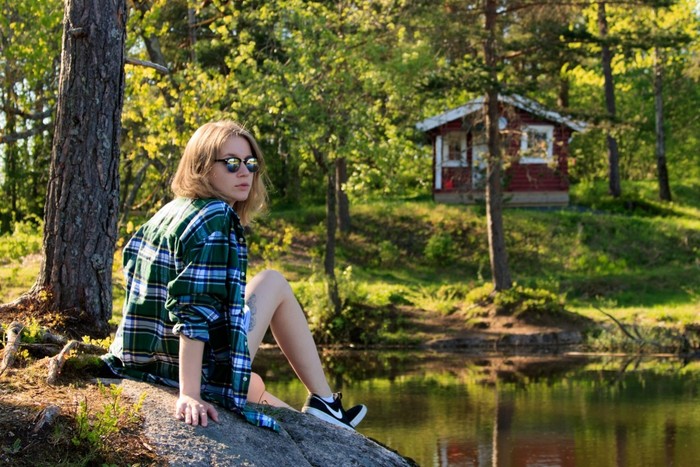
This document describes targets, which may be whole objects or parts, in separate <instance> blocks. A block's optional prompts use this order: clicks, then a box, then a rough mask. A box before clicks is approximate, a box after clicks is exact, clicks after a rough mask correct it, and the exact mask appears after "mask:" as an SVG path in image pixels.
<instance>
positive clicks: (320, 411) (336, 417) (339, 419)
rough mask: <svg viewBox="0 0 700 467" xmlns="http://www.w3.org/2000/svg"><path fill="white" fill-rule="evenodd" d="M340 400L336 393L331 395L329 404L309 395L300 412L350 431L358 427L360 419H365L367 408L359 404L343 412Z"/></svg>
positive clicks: (314, 395)
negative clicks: (331, 399)
mask: <svg viewBox="0 0 700 467" xmlns="http://www.w3.org/2000/svg"><path fill="white" fill-rule="evenodd" d="M342 398H343V395H342V394H341V393H339V392H336V393H335V394H333V402H332V403H330V404H329V403H328V402H326V401H324V400H323V399H321V398H320V397H319V396H317V395H316V394H309V397H307V398H306V402H305V403H304V407H302V409H301V411H302V412H303V413H308V414H311V415H313V416H315V417H318V418H320V419H321V420H324V421H326V422H328V423H332V424H334V425H337V426H340V427H343V428H348V429H351V430H352V429H354V428H355V427H356V426H357V425H359V424H360V422H361V421H362V419H363V418H365V415H367V407H365V406H364V405H362V404H360V405H356V406H354V407H351V408H350V409H348V410H345V409H343V404H342V403H341V402H340V400H341V399H342Z"/></svg>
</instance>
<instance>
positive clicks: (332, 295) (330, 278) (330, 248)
mask: <svg viewBox="0 0 700 467" xmlns="http://www.w3.org/2000/svg"><path fill="white" fill-rule="evenodd" d="M327 177H328V179H327V185H326V254H325V257H324V260H323V269H324V272H325V274H326V280H327V284H328V298H329V299H330V301H331V304H332V306H333V316H338V315H340V309H341V304H340V293H339V292H338V281H337V280H336V277H335V231H336V225H337V224H336V222H337V219H336V215H335V209H336V204H337V203H336V197H335V171H334V170H328V172H327Z"/></svg>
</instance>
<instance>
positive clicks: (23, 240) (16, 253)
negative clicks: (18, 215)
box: [0, 218, 43, 264]
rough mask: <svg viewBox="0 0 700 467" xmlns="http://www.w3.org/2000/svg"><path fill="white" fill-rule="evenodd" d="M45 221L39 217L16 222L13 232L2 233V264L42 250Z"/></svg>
mask: <svg viewBox="0 0 700 467" xmlns="http://www.w3.org/2000/svg"><path fill="white" fill-rule="evenodd" d="M42 230H43V222H41V220H40V219H38V218H33V219H31V220H26V221H21V222H15V224H14V227H13V229H12V232H11V233H6V234H2V235H0V264H7V263H11V262H13V261H17V260H20V259H22V258H24V257H25V256H27V255H30V254H36V253H39V252H41V244H42V235H41V232H42Z"/></svg>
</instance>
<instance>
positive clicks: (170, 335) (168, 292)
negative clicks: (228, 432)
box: [104, 198, 279, 431]
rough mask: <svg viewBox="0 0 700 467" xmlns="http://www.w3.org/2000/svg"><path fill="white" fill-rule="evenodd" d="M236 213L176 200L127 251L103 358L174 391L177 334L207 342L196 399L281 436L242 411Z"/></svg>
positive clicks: (244, 383)
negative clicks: (122, 291) (115, 319)
mask: <svg viewBox="0 0 700 467" xmlns="http://www.w3.org/2000/svg"><path fill="white" fill-rule="evenodd" d="M243 234H244V231H243V227H242V226H241V223H240V221H239V219H238V215H237V214H236V212H235V211H234V210H233V209H232V208H231V207H230V206H229V205H227V204H226V203H225V202H223V201H220V200H215V199H185V198H177V199H175V200H173V201H171V202H170V203H168V204H167V205H165V206H164V207H163V208H162V209H160V211H158V213H156V215H155V216H153V217H152V218H151V219H150V220H149V221H148V222H146V223H145V224H144V225H143V226H142V227H141V228H140V229H139V230H138V231H137V232H136V233H135V234H134V236H133V237H132V238H131V240H129V242H128V243H127V245H126V246H125V247H124V252H123V261H124V274H125V277H126V299H125V301H124V309H123V317H122V321H121V323H120V325H119V328H118V330H117V333H116V336H115V339H114V343H113V344H112V346H111V347H110V352H109V353H108V354H107V355H106V356H105V357H104V360H105V361H106V362H107V364H108V365H109V366H110V368H111V369H112V371H114V372H115V373H116V374H119V375H121V376H128V377H132V378H138V379H141V380H144V381H149V382H153V383H160V384H166V385H169V386H174V387H177V386H178V377H179V376H178V375H179V373H178V352H179V340H180V337H179V335H180V334H182V335H184V336H186V337H189V338H190V339H197V340H200V341H202V342H205V349H204V358H203V363H202V387H201V394H202V397H204V398H205V399H207V400H210V401H212V402H216V403H218V404H220V405H222V406H223V407H225V408H227V409H229V410H232V411H235V412H237V413H240V414H242V415H243V416H244V417H245V418H246V419H247V420H248V421H249V422H251V423H253V424H255V425H258V426H264V427H268V428H271V429H273V430H275V431H279V426H278V425H277V423H276V422H275V421H274V420H273V419H272V418H270V417H268V416H266V415H264V414H261V413H259V412H257V411H255V410H253V409H252V408H250V407H247V406H246V403H247V397H246V396H247V393H248V386H249V384H250V371H251V370H250V366H251V361H250V353H249V351H248V339H247V329H246V328H245V322H246V321H245V285H246V269H247V266H248V250H247V246H246V242H245V237H244V235H243Z"/></svg>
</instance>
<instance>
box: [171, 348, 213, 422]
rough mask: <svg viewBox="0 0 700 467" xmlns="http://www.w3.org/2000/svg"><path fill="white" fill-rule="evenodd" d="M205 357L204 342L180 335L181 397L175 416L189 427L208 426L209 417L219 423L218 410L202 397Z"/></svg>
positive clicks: (176, 406) (176, 405) (176, 404)
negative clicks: (203, 360)
mask: <svg viewBox="0 0 700 467" xmlns="http://www.w3.org/2000/svg"><path fill="white" fill-rule="evenodd" d="M203 355H204V342H202V341H198V340H194V339H190V338H188V337H185V336H183V335H182V334H180V354H179V356H180V368H179V374H180V397H179V398H178V400H177V402H176V403H175V416H176V417H177V418H179V419H184V420H185V423H187V424H188V425H202V426H207V417H211V419H212V420H214V421H215V422H218V421H219V414H218V412H217V411H216V408H214V406H213V405H212V404H210V403H208V402H206V401H203V400H202V398H201V395H200V387H201V385H202V356H203Z"/></svg>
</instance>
